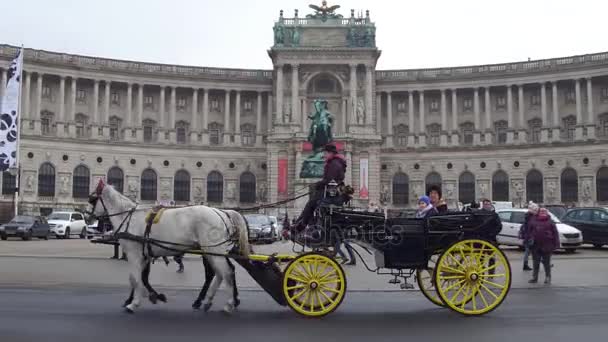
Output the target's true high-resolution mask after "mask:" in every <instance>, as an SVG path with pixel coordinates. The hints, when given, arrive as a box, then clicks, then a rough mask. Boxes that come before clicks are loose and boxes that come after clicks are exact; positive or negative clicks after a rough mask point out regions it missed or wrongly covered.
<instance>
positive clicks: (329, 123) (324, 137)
mask: <svg viewBox="0 0 608 342" xmlns="http://www.w3.org/2000/svg"><path fill="white" fill-rule="evenodd" d="M313 107H314V112H312V113H311V114H309V115H308V118H309V119H310V121H311V123H310V130H309V133H308V142H310V143H311V145H312V149H313V154H312V155H311V156H309V157H308V158H307V159H306V160H304V162H303V163H302V169H301V170H300V178H320V177H322V176H323V164H324V161H323V148H324V147H325V145H327V144H329V143H331V142H332V141H333V140H334V138H333V132H332V127H333V123H334V115H333V114H332V113H331V112H330V111H329V110H328V102H327V100H322V99H316V100H314V101H313Z"/></svg>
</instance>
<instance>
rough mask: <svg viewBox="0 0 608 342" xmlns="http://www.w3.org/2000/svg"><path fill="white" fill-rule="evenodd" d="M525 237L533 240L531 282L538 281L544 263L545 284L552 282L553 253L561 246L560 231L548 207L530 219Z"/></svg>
mask: <svg viewBox="0 0 608 342" xmlns="http://www.w3.org/2000/svg"><path fill="white" fill-rule="evenodd" d="M525 238H526V240H532V243H531V251H532V279H530V281H529V283H537V282H538V273H539V271H540V264H541V263H542V264H543V268H544V269H545V284H550V283H551V255H552V254H553V251H554V250H556V249H557V248H559V233H558V232H557V226H556V225H555V223H554V222H553V221H552V220H551V217H550V216H549V211H548V210H547V209H545V208H541V209H540V210H539V211H538V214H537V215H535V216H534V217H532V218H531V219H530V221H529V223H528V229H527V232H526V235H525Z"/></svg>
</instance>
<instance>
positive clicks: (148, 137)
mask: <svg viewBox="0 0 608 342" xmlns="http://www.w3.org/2000/svg"><path fill="white" fill-rule="evenodd" d="M152 131H153V128H152V126H144V142H152V133H153V132H152Z"/></svg>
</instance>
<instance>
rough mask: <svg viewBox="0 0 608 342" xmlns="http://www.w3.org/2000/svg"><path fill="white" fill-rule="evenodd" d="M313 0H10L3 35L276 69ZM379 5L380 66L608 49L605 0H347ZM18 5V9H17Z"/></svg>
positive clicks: (79, 48)
mask: <svg viewBox="0 0 608 342" xmlns="http://www.w3.org/2000/svg"><path fill="white" fill-rule="evenodd" d="M320 2H321V1H320V0H319V1H316V0H315V1H306V0H264V1H253V0H219V1H218V0H214V1H211V0H170V1H169V0H78V1H75V0H16V1H8V0H4V1H2V2H1V3H2V5H1V7H2V8H1V9H0V12H2V13H3V15H2V19H1V20H0V43H7V44H12V45H22V44H23V45H24V46H25V47H28V48H34V49H44V50H50V51H61V52H67V53H75V54H82V55H93V56H99V57H109V58H117V59H129V60H137V61H147V62H158V63H168V64H186V65H197V66H214V67H234V68H264V69H270V68H272V64H271V61H270V59H269V57H268V54H267V53H266V50H267V49H268V48H269V47H270V46H271V45H272V43H273V33H272V25H273V23H274V21H276V20H277V18H278V16H279V10H280V9H283V10H285V16H286V17H292V16H293V10H294V9H295V8H298V9H299V10H300V16H301V17H302V16H304V15H305V14H308V13H311V12H312V10H311V9H309V8H308V5H309V4H311V3H313V4H316V5H320ZM333 4H338V5H341V6H342V7H341V8H340V9H339V10H338V13H341V14H343V15H344V16H345V17H348V16H350V9H351V8H354V9H356V10H365V9H369V10H370V13H371V18H372V20H373V21H374V22H375V23H376V26H377V32H376V34H377V39H376V40H377V45H378V47H379V49H380V50H382V55H381V57H380V60H379V63H378V69H406V68H430V67H448V66H459V65H471V64H491V63H501V62H513V61H521V60H526V59H528V57H529V58H531V59H541V58H550V57H561V56H570V55H576V54H586V53H594V52H602V51H608V46H607V45H608V38H606V37H607V36H606V32H608V29H607V28H606V15H607V13H608V11H607V10H608V2H606V1H603V0H577V1H573V0H502V1H498V0H417V1H411V0H400V1H386V0H373V1H372V0H367V1H365V0H342V1H336V2H333V1H329V5H333ZM9 13H10V14H9Z"/></svg>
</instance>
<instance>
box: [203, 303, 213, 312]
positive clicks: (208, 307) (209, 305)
mask: <svg viewBox="0 0 608 342" xmlns="http://www.w3.org/2000/svg"><path fill="white" fill-rule="evenodd" d="M211 305H213V304H212V303H205V305H203V311H205V312H208V311H209V309H211Z"/></svg>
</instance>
